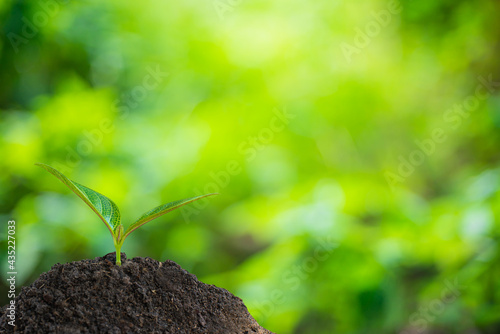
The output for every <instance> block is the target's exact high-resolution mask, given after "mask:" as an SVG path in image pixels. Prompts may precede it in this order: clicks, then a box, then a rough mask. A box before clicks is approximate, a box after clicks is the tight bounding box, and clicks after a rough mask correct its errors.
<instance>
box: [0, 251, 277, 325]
mask: <svg viewBox="0 0 500 334" xmlns="http://www.w3.org/2000/svg"><path fill="white" fill-rule="evenodd" d="M114 262H115V253H110V254H107V255H106V256H104V257H102V258H101V257H98V258H95V259H94V260H83V261H78V262H72V263H67V264H56V265H55V266H53V267H52V269H51V270H50V271H48V272H47V273H44V274H42V275H41V276H40V277H39V278H38V279H37V280H36V281H35V282H34V283H33V284H31V285H30V286H29V287H23V288H22V289H21V292H20V293H19V295H18V296H17V297H16V305H17V309H16V327H15V328H13V327H12V326H10V325H8V324H7V321H8V320H9V319H8V318H7V317H6V315H7V314H6V313H5V312H6V307H7V306H4V307H3V308H2V309H1V311H0V312H1V313H0V333H11V332H15V333H176V334H180V333H247V334H251V333H271V332H270V331H268V330H266V329H264V328H262V327H260V326H259V324H257V322H256V321H255V320H254V319H253V318H252V316H251V315H250V313H248V310H247V308H246V307H245V305H244V304H243V302H242V300H241V299H240V298H238V297H235V296H234V295H232V294H231V293H230V292H228V291H227V290H224V289H221V288H218V287H216V286H214V285H208V284H205V283H202V282H200V281H198V280H197V279H196V276H194V275H192V274H190V273H188V272H187V271H186V270H184V269H182V268H181V267H180V266H179V265H178V264H176V263H175V262H172V261H168V260H167V261H165V262H158V261H156V260H153V259H150V258H140V257H136V258H133V259H131V260H126V257H125V254H124V253H122V266H121V267H119V266H116V265H115V264H114Z"/></svg>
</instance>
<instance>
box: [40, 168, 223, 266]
mask: <svg viewBox="0 0 500 334" xmlns="http://www.w3.org/2000/svg"><path fill="white" fill-rule="evenodd" d="M35 165H37V166H40V167H42V168H44V169H46V170H47V171H49V172H50V173H52V174H54V175H55V176H56V177H57V178H58V179H59V180H61V181H62V182H63V183H64V184H65V185H66V186H68V188H69V189H71V190H72V191H73V192H74V193H75V194H77V195H78V197H80V198H81V199H82V200H83V201H84V202H85V203H87V205H88V206H90V208H91V209H92V210H94V212H95V213H96V214H97V215H98V216H99V218H101V220H102V221H103V222H104V224H105V225H106V227H107V228H108V229H109V231H110V232H111V236H112V237H113V243H114V245H115V249H116V264H117V265H119V266H120V265H121V258H120V256H121V254H120V250H121V248H122V245H123V242H124V241H125V238H126V237H127V236H128V235H129V234H130V233H132V231H134V230H136V229H137V228H139V227H141V226H142V225H144V224H146V223H147V222H149V221H151V220H153V219H155V218H158V217H160V216H162V215H164V214H166V213H167V212H170V211H172V210H175V209H177V208H179V207H181V206H183V205H186V204H188V203H191V202H194V201H197V200H199V199H202V198H203V197H207V196H212V195H218V194H217V193H213V194H205V195H201V196H196V197H191V198H186V199H181V200H179V201H174V202H170V203H167V204H163V205H160V206H157V207H156V208H154V209H151V210H149V211H148V212H146V213H145V214H143V215H142V216H141V217H140V218H139V219H137V220H136V221H135V222H134V223H132V225H130V226H129V227H128V228H127V230H126V231H125V232H123V225H122V224H121V222H120V220H121V216H120V211H119V210H118V207H117V206H116V204H115V203H114V202H113V201H112V200H110V199H109V198H107V197H106V196H104V195H101V194H100V193H98V192H97V191H94V190H92V189H90V188H87V187H85V186H83V185H81V184H79V183H76V182H74V181H71V180H70V179H68V178H67V177H66V176H64V175H63V174H62V173H61V172H59V171H58V170H57V169H55V168H52V167H50V166H49V165H45V164H41V163H37V164H35Z"/></svg>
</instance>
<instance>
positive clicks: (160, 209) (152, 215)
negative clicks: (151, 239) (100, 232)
mask: <svg viewBox="0 0 500 334" xmlns="http://www.w3.org/2000/svg"><path fill="white" fill-rule="evenodd" d="M213 195H218V194H217V193H212V194H205V195H200V196H196V197H191V198H186V199H181V200H179V201H174V202H170V203H167V204H163V205H160V206H157V207H156V208H154V209H151V210H149V211H148V212H146V213H145V214H143V215H142V216H141V217H140V218H139V219H137V220H136V221H135V222H134V223H133V224H132V225H130V226H129V227H128V228H127V231H126V232H125V235H124V236H123V237H124V238H126V237H127V236H128V235H129V234H130V233H132V231H134V230H135V229H137V228H139V227H141V226H142V225H144V224H146V223H147V222H150V221H151V220H153V219H156V218H158V217H160V216H162V215H164V214H166V213H168V212H170V211H173V210H175V209H177V208H180V207H181V206H183V205H186V204H189V203H192V202H194V201H197V200H199V199H202V198H204V197H208V196H213Z"/></svg>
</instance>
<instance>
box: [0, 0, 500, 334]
mask: <svg viewBox="0 0 500 334" xmlns="http://www.w3.org/2000/svg"><path fill="white" fill-rule="evenodd" d="M398 4H399V5H400V7H401V8H400V9H401V11H400V13H397V14H391V15H390V16H389V17H386V18H385V19H386V21H387V24H382V23H380V22H383V21H380V20H383V18H380V16H377V15H378V14H380V13H381V11H384V10H388V6H390V5H391V1H389V2H386V1H380V0H364V1H361V2H358V1H355V2H348V1H337V0H335V1H316V2H305V1H290V0H288V1H271V2H269V1H245V0H241V1H230V0H215V1H212V0H211V1H206V2H199V1H193V0H187V1H181V2H171V1H159V0H152V1H147V2H141V1H117V0H111V1H104V2H103V1H91V0H89V1H58V2H56V1H55V0H54V1H52V0H40V1H32V2H28V1H12V0H3V1H2V2H0V22H1V23H2V36H1V38H0V87H1V89H0V112H1V114H0V129H1V134H2V136H1V139H0V154H1V157H2V159H0V169H1V173H0V206H1V209H0V210H1V211H0V212H2V213H1V221H2V225H1V226H2V230H1V231H0V234H1V236H2V243H1V246H2V252H1V253H0V261H1V266H2V272H1V273H0V275H1V277H2V284H5V273H6V271H7V270H6V262H7V261H6V254H5V253H6V251H4V250H5V249H6V244H5V239H6V227H5V228H4V227H3V226H6V224H5V225H4V222H5V223H6V222H7V221H8V220H9V219H16V221H17V234H16V236H17V247H18V248H17V250H18V254H17V266H18V272H19V274H18V285H19V286H21V285H27V284H29V283H30V282H32V281H33V280H35V279H36V278H37V277H38V276H39V275H40V273H42V272H44V271H47V270H49V269H50V267H51V266H52V265H53V264H55V263H57V262H67V261H77V260H80V259H83V258H93V257H96V256H102V255H104V254H106V253H108V252H112V251H113V244H112V240H111V238H110V237H109V235H108V233H107V231H106V228H105V226H104V225H103V224H102V222H100V221H99V219H97V217H95V216H94V214H93V212H92V211H91V210H90V209H89V208H88V207H86V206H85V205H83V204H82V203H81V202H80V200H79V199H78V198H76V197H75V196H74V195H73V194H72V193H70V192H69V191H67V190H66V189H65V188H64V187H63V186H62V185H61V184H60V183H59V182H56V181H55V180H54V179H53V178H52V177H51V176H50V175H47V173H44V172H43V171H42V170H41V169H39V168H37V167H35V166H34V165H33V164H34V163H35V162H44V163H47V164H51V165H53V166H54V167H56V168H59V169H60V170H61V171H62V172H63V173H65V174H66V175H68V177H70V178H71V179H72V180H75V181H77V182H79V183H82V184H85V185H87V186H89V187H91V188H92V189H95V190H97V191H99V192H101V193H103V194H104V195H106V196H108V197H109V198H111V199H113V200H114V201H115V202H116V203H117V204H118V205H119V207H120V209H121V211H122V214H123V217H124V224H127V217H129V218H128V222H131V221H132V220H133V219H136V218H137V217H139V215H140V214H142V213H143V212H144V211H146V210H148V209H150V208H152V207H154V206H156V205H159V204H161V203H166V202H169V201H172V200H176V199H179V198H185V197H190V196H195V195H198V193H202V192H204V191H205V189H206V188H208V189H209V191H208V192H210V191H213V190H216V191H217V190H218V191H219V192H220V193H221V195H220V196H218V197H217V198H213V199H211V200H210V202H207V204H206V205H203V206H192V210H189V211H183V212H177V213H175V212H174V213H171V214H169V215H167V216H165V217H163V218H161V219H159V220H158V221H155V222H154V223H151V224H148V225H146V226H145V227H144V228H143V229H141V230H138V231H137V232H136V235H134V236H133V237H131V238H130V240H128V241H127V243H126V244H125V246H124V249H123V251H125V252H126V253H127V255H128V256H129V257H134V256H150V257H153V258H156V259H158V260H162V261H163V260H165V259H172V260H174V261H176V262H178V263H179V264H181V265H182V266H183V267H184V268H185V269H187V270H189V271H190V272H192V273H194V274H196V275H197V276H198V277H199V278H200V279H201V280H202V281H204V282H207V283H211V284H215V285H217V286H220V287H224V288H226V289H228V290H229V291H231V292H233V293H234V294H236V295H237V296H240V297H241V298H242V299H243V300H244V302H245V303H246V305H247V306H248V307H249V310H250V311H251V313H252V314H253V315H254V316H255V317H256V319H257V320H258V321H259V322H260V323H261V324H262V325H263V326H265V327H266V328H269V329H270V330H273V331H275V332H277V333H395V332H406V333H424V332H428V333H431V332H436V333H441V332H445V333H454V332H456V333H462V332H466V331H468V332H470V333H477V332H480V333H497V332H498V331H499V330H500V283H499V282H500V270H499V264H500V253H499V251H498V235H499V218H500V217H499V215H500V193H499V191H498V188H499V183H500V168H499V165H498V163H499V160H500V154H499V144H500V131H499V128H500V97H499V95H498V93H497V92H496V89H498V88H500V87H498V86H494V84H493V86H490V87H489V88H492V87H493V88H495V89H491V90H488V89H487V88H485V87H484V85H483V86H482V87H483V88H482V93H483V94H486V96H485V98H484V99H481V100H480V101H479V102H478V103H477V105H474V107H473V108H471V111H470V112H462V113H460V112H457V111H453V110H455V109H453V108H455V107H456V106H457V105H458V106H461V105H464V103H472V102H474V100H473V98H474V96H475V95H474V94H475V93H476V87H478V85H481V83H482V82H483V81H484V80H488V78H492V80H493V81H495V82H499V81H500V67H499V63H498V51H499V49H500V43H499V41H500V23H499V21H498V12H499V10H500V4H499V3H498V2H497V1H493V0H475V1H451V0H446V1H445V0H440V1H431V0H422V1H407V0H404V1H401V2H400V3H398ZM374 13H375V14H374ZM44 15H45V17H46V20H44ZM376 17H378V20H377V18H376ZM26 21H28V22H30V24H31V25H33V26H34V28H35V29H33V28H31V30H30V27H29V26H27V23H26ZM36 22H38V23H39V24H36ZM377 24H378V26H379V28H380V29H379V31H377V30H376V26H377ZM28 25H29V24H28ZM366 29H375V30H371V32H370V36H368V35H366V32H365V35H366V36H368V38H366V37H365V38H364V39H363V37H360V31H362V32H364V31H366ZM13 34H15V35H13ZM13 36H16V37H13ZM16 38H17V39H16ZM19 38H21V39H19ZM13 41H14V42H13ZM367 41H368V42H367ZM356 43H357V44H356ZM13 44H14V45H13ZM365 44H366V45H365ZM346 45H349V46H351V47H353V46H354V47H356V48H357V49H356V50H357V51H356V52H354V53H352V54H350V56H349V55H348V54H346V53H345V46H346ZM351 50H352V49H351ZM167 73H168V75H167ZM480 78H482V79H480ZM482 80H483V81H482ZM471 99H472V100H471ZM471 101H472V102H471ZM450 110H451V111H450ZM286 114H289V115H290V117H289V118H288V119H287V118H284V117H285V116H284V115H286ZM277 115H279V117H278V116H277ZM436 130H437V131H438V132H439V133H441V135H440V136H438V137H439V138H440V139H441V140H440V141H439V142H436V141H432V144H431V143H430V142H429V140H431V139H433V138H434V134H435V131H436ZM443 138H444V139H443ZM422 143H427V149H428V151H429V152H430V153H429V154H424V153H415V152H422V150H423V149H422V148H420V147H421V146H422V145H424V144H422ZM419 145H420V146H419ZM412 154H413V159H417V158H419V159H421V160H422V159H423V160H422V161H421V162H419V163H418V164H416V165H415V164H413V166H410V167H408V164H407V163H406V164H405V163H403V162H402V161H403V160H404V161H409V160H411V159H412ZM422 157H423V158H422ZM401 159H403V160H401ZM403 165H404V166H403ZM402 166H403V167H402ZM411 167H413V168H411ZM401 168H403V170H405V168H406V171H407V173H406V174H405V176H404V177H402V176H401V173H400V170H401ZM388 173H392V174H388ZM403 174H404V173H403ZM388 175H399V178H396V179H394V176H388ZM217 182H218V183H217ZM213 188H216V189H213ZM456 281H458V283H459V286H460V289H459V292H458V293H456V294H455V296H454V297H455V298H454V299H453V298H451V297H450V298H447V297H449V296H448V293H449V292H450V291H451V290H450V289H449V288H448V286H449V285H450V284H451V285H453V284H455V283H454V282H456ZM4 288H5V285H3V286H2V289H4ZM0 300H1V301H2V305H3V304H5V302H6V301H7V299H6V293H3V290H2V293H1V296H0Z"/></svg>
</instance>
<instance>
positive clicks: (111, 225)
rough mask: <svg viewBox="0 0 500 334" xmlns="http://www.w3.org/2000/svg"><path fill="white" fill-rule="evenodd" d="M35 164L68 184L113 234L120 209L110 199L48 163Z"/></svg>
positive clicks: (118, 220)
mask: <svg viewBox="0 0 500 334" xmlns="http://www.w3.org/2000/svg"><path fill="white" fill-rule="evenodd" d="M35 165H37V166H40V167H42V168H44V169H45V170H47V171H48V172H50V173H51V174H53V175H55V176H56V177H57V178H58V179H59V180H61V181H62V182H63V183H64V184H65V185H66V186H68V188H70V189H71V190H72V191H73V192H74V193H75V194H77V195H78V197H80V198H81V199H82V200H83V201H84V202H85V203H87V205H88V206H90V208H91V209H92V210H94V212H95V213H96V214H97V215H98V216H99V218H101V219H102V221H103V222H104V223H105V224H106V227H107V228H108V229H109V231H110V232H111V234H112V235H114V233H115V230H116V228H117V227H118V226H120V211H119V210H118V207H117V206H116V204H115V203H114V202H113V201H112V200H110V199H109V198H107V197H106V196H104V195H102V194H99V193H98V192H97V191H94V190H92V189H90V188H87V187H85V186H84V185H81V184H79V183H76V182H73V181H71V180H70V179H68V178H67V177H66V176H64V175H63V174H62V173H61V172H59V171H58V170H57V169H55V168H53V167H50V166H49V165H45V164H42V163H37V164H35Z"/></svg>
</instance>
